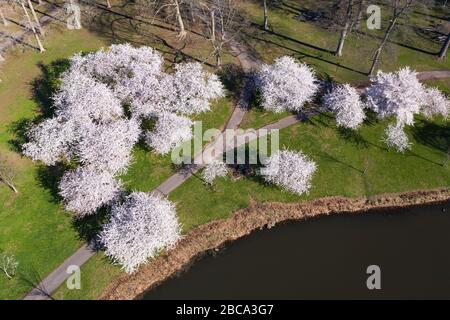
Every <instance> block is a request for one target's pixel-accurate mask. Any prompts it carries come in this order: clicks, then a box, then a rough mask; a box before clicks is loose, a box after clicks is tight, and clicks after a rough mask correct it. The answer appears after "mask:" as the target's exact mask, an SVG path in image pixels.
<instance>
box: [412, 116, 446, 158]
mask: <svg viewBox="0 0 450 320" xmlns="http://www.w3.org/2000/svg"><path fill="white" fill-rule="evenodd" d="M411 131H412V134H413V137H414V139H415V140H416V141H417V142H419V143H420V144H423V145H425V146H427V147H430V148H432V149H435V150H438V151H441V152H448V151H449V149H450V127H449V126H446V125H440V124H436V123H433V122H430V121H427V120H418V121H417V122H416V124H415V125H414V127H412V128H411Z"/></svg>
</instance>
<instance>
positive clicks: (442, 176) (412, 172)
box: [55, 115, 450, 299]
mask: <svg viewBox="0 0 450 320" xmlns="http://www.w3.org/2000/svg"><path fill="white" fill-rule="evenodd" d="M386 126H387V121H383V122H378V121H376V120H372V122H371V123H369V122H366V123H365V124H364V125H363V127H362V128H361V129H360V131H359V132H357V133H356V134H349V133H348V132H346V131H342V130H339V129H338V128H336V126H335V121H334V119H333V118H332V117H330V116H329V115H317V116H315V117H313V118H312V119H311V120H310V121H307V122H302V123H298V124H296V125H294V126H292V127H289V128H286V129H283V130H281V131H280V142H281V147H284V148H289V149H291V150H301V151H302V152H304V153H305V154H307V155H308V156H310V157H311V158H312V159H313V160H314V161H315V162H316V163H317V165H318V169H317V172H316V173H315V175H314V177H313V180H312V188H311V190H310V193H309V194H307V195H302V196H297V195H294V194H291V193H289V192H284V191H282V190H280V189H279V188H278V187H276V186H273V185H268V184H266V183H264V182H263V181H261V179H260V178H259V177H257V176H249V177H240V178H220V179H218V180H216V182H215V185H214V187H209V186H205V185H204V183H203V182H202V181H201V179H199V178H198V177H195V176H194V177H191V178H190V179H189V180H187V181H186V182H185V183H184V184H183V185H181V186H180V187H179V188H178V189H176V190H175V191H173V192H172V193H171V194H170V196H169V199H170V200H172V201H173V202H175V203H176V206H177V213H178V217H179V219H180V222H181V223H182V225H183V232H184V233H186V232H188V231H189V230H191V229H192V228H194V227H196V226H198V225H201V224H204V223H207V222H210V221H213V220H215V219H225V218H227V217H229V216H230V215H231V214H232V213H233V212H234V211H236V210H238V209H241V208H245V207H247V206H248V204H249V201H250V200H251V199H253V200H254V201H257V202H264V201H280V202H295V201H301V200H308V199H314V198H320V197H324V196H334V195H340V196H348V197H357V196H370V195H376V194H382V193H389V192H402V191H409V190H414V189H428V188H437V187H445V186H450V169H449V166H448V164H447V165H446V166H443V164H444V163H445V161H446V159H447V154H446V151H447V149H448V148H449V147H450V145H449V140H448V136H450V132H449V122H448V121H444V120H442V119H438V120H436V121H426V120H424V119H422V118H417V119H416V126H415V128H409V130H408V135H409V137H410V139H411V142H413V144H414V145H413V147H412V150H411V151H410V152H406V153H405V154H401V153H397V152H395V151H393V150H387V149H386V146H385V145H384V143H383V142H382V141H381V139H382V136H383V132H384V129H385V128H386ZM98 259H100V258H99V257H98V258H96V259H95V261H90V262H88V263H87V264H86V266H83V267H82V269H81V270H82V277H83V275H84V276H85V277H86V279H88V280H85V281H94V282H95V283H96V285H93V284H92V283H89V284H87V285H86V286H85V288H84V289H83V288H82V290H68V289H67V288H66V287H65V286H62V287H61V288H60V289H59V290H58V292H57V293H56V295H55V297H56V298H61V299H62V298H64V299H94V298H96V293H97V292H99V291H98V287H99V286H106V284H107V283H108V281H105V277H107V278H108V279H110V280H112V279H113V278H114V277H115V276H116V275H117V272H116V271H117V267H113V266H111V264H110V263H108V262H107V261H106V260H101V262H102V263H99V262H98ZM94 265H95V267H96V268H94V267H93V266H94ZM90 270H95V272H99V273H98V274H99V276H98V277H97V276H96V273H91V272H90ZM92 288H95V289H96V291H92V290H91V289H92Z"/></svg>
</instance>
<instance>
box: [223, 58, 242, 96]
mask: <svg viewBox="0 0 450 320" xmlns="http://www.w3.org/2000/svg"><path fill="white" fill-rule="evenodd" d="M245 76H246V75H245V72H244V70H243V69H242V67H241V66H238V65H235V64H232V63H227V64H225V65H223V66H222V68H221V69H220V70H219V77H220V80H221V81H222V83H223V85H224V86H225V88H226V89H227V90H228V92H229V93H230V94H231V95H232V97H233V98H235V99H238V98H239V94H240V92H241V90H242V87H243V86H244V81H245V80H244V79H245Z"/></svg>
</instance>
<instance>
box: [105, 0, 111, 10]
mask: <svg viewBox="0 0 450 320" xmlns="http://www.w3.org/2000/svg"><path fill="white" fill-rule="evenodd" d="M106 6H107V7H108V9H109V8H111V3H110V2H109V0H106Z"/></svg>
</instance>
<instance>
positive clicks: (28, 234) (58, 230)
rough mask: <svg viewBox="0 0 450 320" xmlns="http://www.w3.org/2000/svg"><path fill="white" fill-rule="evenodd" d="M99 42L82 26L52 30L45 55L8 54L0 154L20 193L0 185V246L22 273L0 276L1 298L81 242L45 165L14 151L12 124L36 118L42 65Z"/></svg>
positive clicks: (1, 91)
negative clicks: (35, 88)
mask: <svg viewBox="0 0 450 320" xmlns="http://www.w3.org/2000/svg"><path fill="white" fill-rule="evenodd" d="M103 45H105V42H104V41H103V40H102V39H101V38H100V37H98V36H95V35H93V34H91V33H89V32H86V31H84V30H81V31H77V32H64V33H61V32H59V31H53V32H52V34H51V36H50V35H49V36H48V38H47V39H46V47H47V51H46V52H45V54H39V53H36V52H33V51H26V52H23V53H22V52H12V53H10V54H9V55H8V56H7V57H6V58H7V61H6V62H5V63H4V67H3V68H2V70H1V71H2V80H3V82H2V83H0V101H1V103H0V155H1V156H2V157H3V158H6V159H8V162H9V163H10V164H11V166H12V167H13V168H14V171H15V175H16V179H15V184H16V185H17V188H18V190H19V194H17V195H16V194H13V193H12V192H11V190H9V189H8V188H6V187H5V186H4V185H3V184H0V225H1V226H2V227H1V228H0V249H1V250H3V251H5V252H7V253H10V254H14V256H15V257H16V258H17V260H18V261H19V263H20V266H19V269H20V270H19V271H20V272H19V274H18V275H17V276H16V277H15V278H13V279H12V280H7V279H6V277H3V276H1V277H0V299H6V298H20V297H21V296H22V295H23V294H24V293H26V292H27V291H28V290H29V288H30V282H31V283H34V282H36V281H38V280H39V279H40V278H42V277H43V276H45V275H46V274H47V273H49V272H50V271H51V270H53V269H54V268H55V267H56V266H58V265H59V264H60V263H61V262H62V261H63V260H64V259H65V258H67V257H68V256H70V255H71V254H72V253H73V252H74V251H75V250H76V249H77V248H78V247H79V246H80V245H81V243H82V239H80V238H79V236H78V233H77V232H76V230H75V229H74V226H73V225H72V221H71V218H70V216H69V215H68V214H67V213H65V212H64V211H63V210H62V209H61V206H60V205H59V204H58V202H57V201H56V200H55V197H54V192H53V191H54V190H53V189H52V188H51V187H49V185H48V183H50V182H51V181H50V180H51V179H48V176H46V174H47V173H49V171H48V169H44V168H43V167H42V166H40V165H36V164H33V163H32V162H31V161H30V160H28V159H26V158H23V157H21V156H20V154H18V153H17V152H16V145H15V144H16V143H15V141H16V140H17V139H18V138H19V137H18V136H17V132H16V127H17V126H19V125H20V124H21V123H23V122H24V121H26V120H32V119H34V118H35V116H36V114H37V113H38V111H39V110H38V109H39V108H38V103H37V101H35V99H34V98H33V94H32V91H33V90H32V89H33V87H32V83H33V80H34V79H36V78H38V77H39V76H40V75H41V69H40V67H39V65H40V64H44V65H46V64H49V63H50V62H52V61H55V60H58V59H61V58H67V57H69V56H70V55H72V54H73V53H75V52H78V51H80V50H95V49H97V48H99V47H101V46H103ZM50 176H51V175H50Z"/></svg>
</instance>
